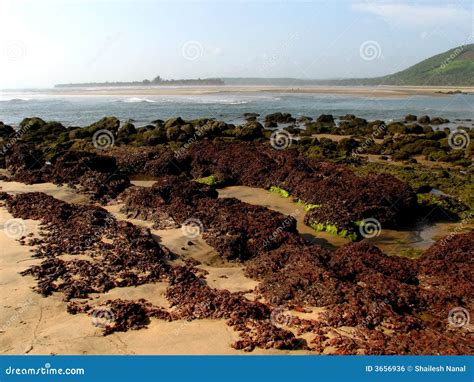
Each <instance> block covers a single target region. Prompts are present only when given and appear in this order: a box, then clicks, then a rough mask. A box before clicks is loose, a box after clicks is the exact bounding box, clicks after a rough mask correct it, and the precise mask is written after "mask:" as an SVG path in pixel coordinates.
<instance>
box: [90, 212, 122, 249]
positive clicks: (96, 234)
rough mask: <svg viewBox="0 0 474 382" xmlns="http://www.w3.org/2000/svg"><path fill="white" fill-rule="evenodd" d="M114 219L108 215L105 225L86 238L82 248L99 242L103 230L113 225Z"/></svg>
mask: <svg viewBox="0 0 474 382" xmlns="http://www.w3.org/2000/svg"><path fill="white" fill-rule="evenodd" d="M114 221H115V220H114V218H113V217H112V216H111V215H108V216H107V217H106V218H105V225H104V226H102V227H100V228H99V229H98V230H96V231H95V232H94V233H93V234H92V235H91V236H90V237H88V238H87V239H86V240H85V242H84V248H87V247H89V246H90V245H91V244H92V243H93V242H94V241H97V240H100V239H101V238H102V235H103V234H104V232H105V230H106V229H107V228H109V227H111V226H112V224H113V223H114Z"/></svg>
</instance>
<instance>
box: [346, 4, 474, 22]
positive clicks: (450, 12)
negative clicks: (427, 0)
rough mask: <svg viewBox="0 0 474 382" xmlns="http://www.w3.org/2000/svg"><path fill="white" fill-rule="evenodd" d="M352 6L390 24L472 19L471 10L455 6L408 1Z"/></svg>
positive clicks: (465, 20) (468, 20)
mask: <svg viewBox="0 0 474 382" xmlns="http://www.w3.org/2000/svg"><path fill="white" fill-rule="evenodd" d="M353 8H354V9H355V10H358V11H362V12H366V13H370V14H373V15H375V16H378V17H380V18H381V19H383V20H384V21H385V22H387V23H388V24H390V25H403V26H414V27H416V26H418V27H419V26H422V27H426V26H435V25H440V24H442V25H446V24H452V23H456V24H457V25H459V24H464V23H466V24H469V23H470V22H471V20H472V10H469V9H466V8H463V7H461V6H456V5H454V4H447V5H428V4H420V3H418V4H408V3H405V4H404V3H388V2H382V3H376V2H370V3H357V4H354V5H353Z"/></svg>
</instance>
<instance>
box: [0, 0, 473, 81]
mask: <svg viewBox="0 0 474 382" xmlns="http://www.w3.org/2000/svg"><path fill="white" fill-rule="evenodd" d="M473 3H474V1H472V0H457V1H452V2H451V1H449V0H448V1H396V2H395V1H389V0H362V1H344V0H332V1H331V0H328V1H319V0H314V1H304V2H301V1H291V0H285V1H277V2H273V1H265V0H260V1H225V0H221V1H192V2H184V1H153V0H138V1H131V0H115V1H113V0H82V1H81V0H64V1H60V0H50V1H47V0H45V1H42V0H1V1H0V16H1V22H0V89H9V88H41V87H51V86H54V84H56V83H71V82H94V81H96V82H102V81H134V80H139V81H140V80H143V79H152V78H154V77H155V76H157V75H160V76H161V77H162V78H166V79H178V78H208V77H294V78H317V79H327V78H348V77H373V76H378V75H385V74H389V73H394V72H396V71H399V70H402V69H405V68H407V67H409V66H410V65H413V64H415V63H417V62H419V61H420V60H422V59H425V58H428V57H430V56H432V55H434V54H437V53H441V52H443V51H446V50H448V49H451V48H453V47H456V46H459V45H463V44H466V43H472V42H473V35H474V24H473V23H474V21H473V19H474V18H473Z"/></svg>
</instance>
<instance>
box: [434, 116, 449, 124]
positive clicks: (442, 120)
mask: <svg viewBox="0 0 474 382" xmlns="http://www.w3.org/2000/svg"><path fill="white" fill-rule="evenodd" d="M444 123H449V119H446V118H442V117H434V118H433V119H432V120H431V124H433V125H442V124H444Z"/></svg>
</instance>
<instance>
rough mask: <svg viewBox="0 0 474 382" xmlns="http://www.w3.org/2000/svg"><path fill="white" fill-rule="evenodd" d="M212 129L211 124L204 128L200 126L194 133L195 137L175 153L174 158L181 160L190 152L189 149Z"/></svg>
mask: <svg viewBox="0 0 474 382" xmlns="http://www.w3.org/2000/svg"><path fill="white" fill-rule="evenodd" d="M210 129H212V126H211V125H210V124H209V123H206V124H205V125H203V126H199V127H197V128H196V131H195V132H194V134H193V136H192V137H191V138H189V139H188V140H187V142H186V143H185V144H184V145H183V146H181V147H180V148H179V149H177V150H175V151H174V156H175V158H176V159H179V158H180V157H182V156H183V155H185V154H186V152H187V151H188V149H189V147H190V146H191V145H192V144H193V143H195V142H197V141H198V140H199V139H200V138H201V137H202V136H203V135H204V134H205V133H206V132H207V131H208V130H210Z"/></svg>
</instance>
